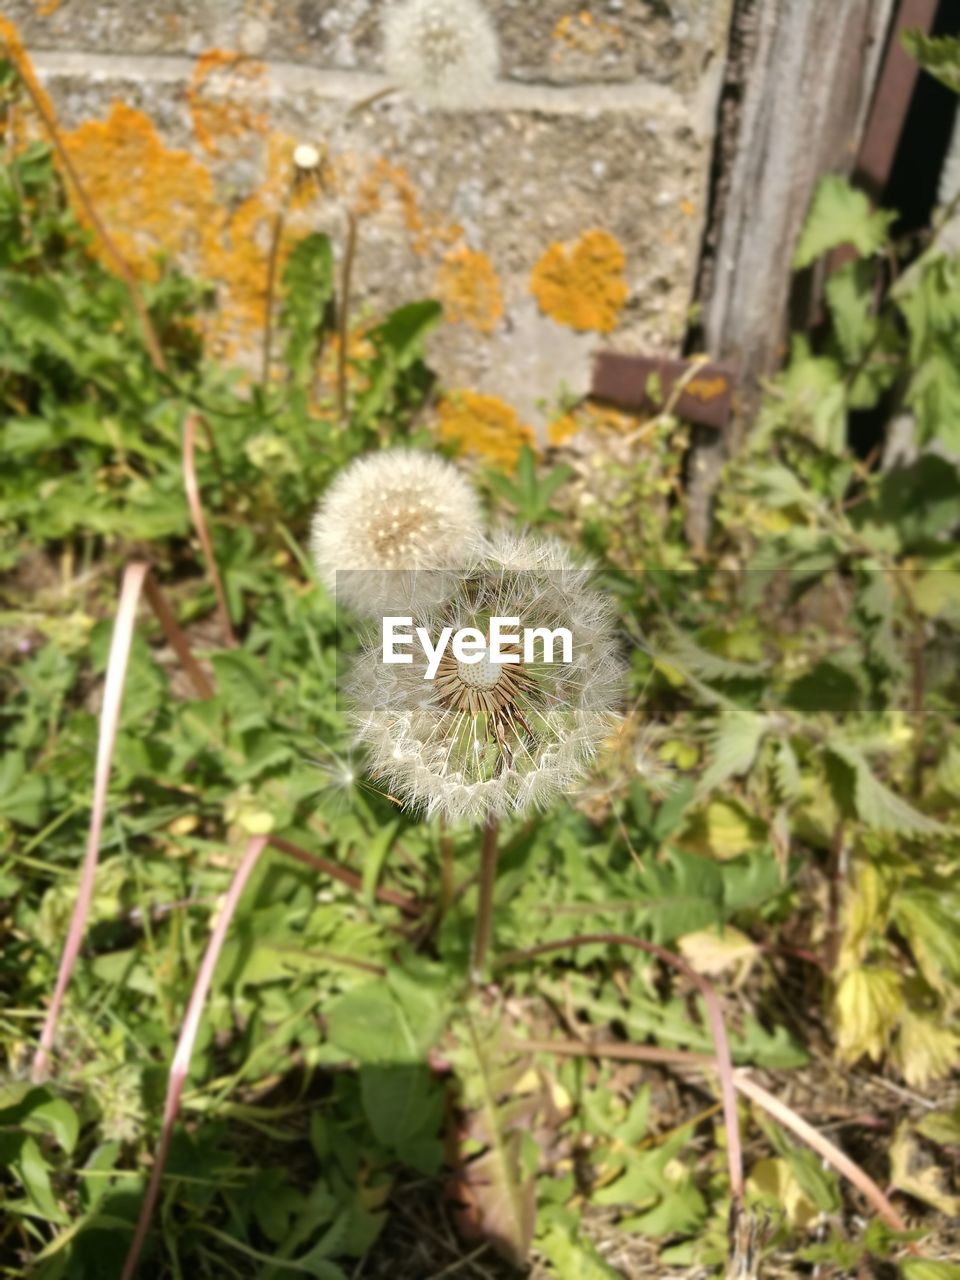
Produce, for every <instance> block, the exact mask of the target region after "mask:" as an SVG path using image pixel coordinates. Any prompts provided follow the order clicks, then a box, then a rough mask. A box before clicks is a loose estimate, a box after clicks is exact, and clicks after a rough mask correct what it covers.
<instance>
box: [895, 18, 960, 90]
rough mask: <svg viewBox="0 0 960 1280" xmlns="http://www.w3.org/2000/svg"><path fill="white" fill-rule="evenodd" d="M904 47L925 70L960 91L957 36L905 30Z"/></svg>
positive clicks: (959, 44)
mask: <svg viewBox="0 0 960 1280" xmlns="http://www.w3.org/2000/svg"><path fill="white" fill-rule="evenodd" d="M900 39H901V41H902V42H903V47H904V48H905V49H906V51H907V53H909V54H910V56H911V57H912V58H916V60H917V62H919V63H920V65H921V67H923V69H924V71H926V72H927V73H928V74H929V75H931V76H934V77H935V78H936V79H937V80H939V81H940V83H941V84H945V85H946V86H947V88H948V89H952V90H953V91H954V93H960V39H958V38H957V37H956V36H928V35H927V34H926V33H925V32H923V31H904V32H903V34H902V35H901V37H900Z"/></svg>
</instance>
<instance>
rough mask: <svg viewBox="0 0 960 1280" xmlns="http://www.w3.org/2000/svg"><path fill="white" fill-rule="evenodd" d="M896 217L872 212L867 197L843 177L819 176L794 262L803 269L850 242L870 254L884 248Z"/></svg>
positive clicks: (860, 251) (836, 175)
mask: <svg viewBox="0 0 960 1280" xmlns="http://www.w3.org/2000/svg"><path fill="white" fill-rule="evenodd" d="M895 217H896V215H895V214H893V213H889V212H885V211H882V210H879V211H874V209H873V207H872V206H871V204H870V201H869V199H868V198H867V196H866V195H864V193H863V192H862V191H858V190H857V189H856V188H855V187H853V186H851V185H850V183H849V182H848V181H847V179H846V178H842V177H840V176H839V175H838V174H828V175H827V176H826V177H824V178H821V180H820V183H819V185H818V187H817V190H816V192H815V193H814V197H813V203H812V204H811V206H810V212H809V213H808V214H807V220H806V222H805V224H804V227H803V230H802V231H801V233H800V239H799V240H798V241H797V247H796V250H795V251H794V255H793V265H794V267H795V268H796V269H797V270H802V269H803V268H804V267H809V266H810V265H811V264H812V263H814V262H815V261H816V260H817V258H819V257H821V256H822V255H823V254H825V253H829V251H830V250H831V249H836V248H838V247H839V246H840V245H842V244H851V245H853V247H854V248H855V249H856V250H857V251H858V252H859V253H861V254H862V255H863V256H864V257H869V256H870V255H871V254H874V253H877V252H879V250H880V249H882V248H883V246H884V244H885V243H886V239H887V233H888V231H889V229H890V225H891V223H892V222H893V220H894V218H895Z"/></svg>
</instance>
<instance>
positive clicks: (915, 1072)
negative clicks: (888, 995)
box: [893, 1009, 960, 1089]
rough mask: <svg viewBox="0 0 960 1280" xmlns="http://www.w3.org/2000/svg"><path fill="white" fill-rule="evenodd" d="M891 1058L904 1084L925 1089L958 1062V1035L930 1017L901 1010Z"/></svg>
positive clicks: (946, 1073) (959, 1054) (959, 1040)
mask: <svg viewBox="0 0 960 1280" xmlns="http://www.w3.org/2000/svg"><path fill="white" fill-rule="evenodd" d="M893 1059H894V1061H895V1062H896V1064H897V1066H898V1067H899V1069H900V1071H901V1072H902V1073H903V1078H904V1079H905V1080H906V1082H907V1084H909V1085H911V1086H912V1087H913V1088H915V1089H925V1088H926V1087H927V1085H928V1084H930V1082H931V1081H933V1080H942V1079H943V1078H944V1077H945V1076H948V1075H949V1074H950V1072H951V1071H952V1070H953V1069H954V1067H956V1066H958V1065H960V1036H958V1035H957V1033H956V1032H955V1031H951V1030H950V1028H949V1027H945V1026H942V1025H941V1024H940V1023H938V1022H936V1021H934V1019H933V1018H926V1017H924V1016H923V1015H922V1014H916V1013H911V1012H910V1010H909V1009H907V1010H905V1011H904V1014H903V1020H902V1022H901V1024H900V1034H899V1035H898V1036H897V1042H896V1045H895V1046H894V1050H893Z"/></svg>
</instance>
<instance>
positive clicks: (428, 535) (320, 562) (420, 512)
mask: <svg viewBox="0 0 960 1280" xmlns="http://www.w3.org/2000/svg"><path fill="white" fill-rule="evenodd" d="M482 536H483V512H482V510H481V507H480V502H479V500H478V498H477V495H476V494H475V493H474V491H473V489H472V488H471V487H470V485H469V484H468V483H467V481H466V480H465V479H464V477H463V476H462V475H461V473H460V472H459V471H458V470H457V468H456V467H455V466H454V465H453V464H452V463H450V462H447V461H445V460H444V459H443V458H439V457H437V456H436V455H435V454H432V453H424V452H421V451H419V450H416V449H388V450H386V451H384V452H383V453H377V454H371V455H369V456H367V457H364V458H359V459H358V460H357V461H356V462H354V463H353V464H352V465H351V466H350V467H348V468H347V469H346V471H344V472H342V473H341V474H340V475H339V476H338V477H337V479H336V480H335V481H334V482H333V484H332V485H331V487H330V489H329V490H328V492H327V493H326V495H325V496H324V498H323V501H322V502H321V504H320V507H319V509H318V511H317V514H316V516H315V517H314V521H313V529H312V536H311V548H312V551H313V557H314V562H315V563H316V566H317V572H318V573H319V575H320V577H321V579H322V580H323V582H324V583H326V585H327V586H328V587H329V588H330V590H331V591H334V592H335V594H336V596H337V599H338V600H340V601H342V602H343V603H344V604H347V605H349V606H350V607H351V608H354V609H356V610H357V612H358V613H361V614H365V615H368V616H371V617H374V616H376V617H381V616H382V615H383V614H385V613H390V612H396V611H402V610H403V608H404V605H405V603H406V602H407V601H408V600H409V598H410V597H411V595H412V594H413V593H414V592H415V591H417V592H425V591H427V590H429V589H430V588H431V587H432V588H435V589H437V590H442V589H445V587H444V585H443V583H442V581H441V577H442V575H439V574H438V575H431V576H430V577H429V579H428V581H427V582H426V583H422V584H421V585H420V586H419V587H418V582H419V581H420V577H421V575H422V573H423V571H424V570H438V569H442V570H451V569H464V568H467V567H469V565H470V564H471V563H472V562H473V560H474V558H475V555H476V548H477V546H478V545H479V543H480V542H481V540H482Z"/></svg>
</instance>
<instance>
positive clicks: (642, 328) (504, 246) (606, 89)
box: [5, 0, 729, 425]
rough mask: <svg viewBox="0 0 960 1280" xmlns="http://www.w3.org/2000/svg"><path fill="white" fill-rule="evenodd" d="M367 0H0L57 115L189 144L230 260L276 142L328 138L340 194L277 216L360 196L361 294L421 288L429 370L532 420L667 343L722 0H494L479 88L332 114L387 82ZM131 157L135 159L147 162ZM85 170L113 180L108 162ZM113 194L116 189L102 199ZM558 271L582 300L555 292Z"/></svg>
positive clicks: (676, 315) (311, 216)
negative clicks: (592, 378) (427, 304)
mask: <svg viewBox="0 0 960 1280" xmlns="http://www.w3.org/2000/svg"><path fill="white" fill-rule="evenodd" d="M383 8H384V3H383V0H380V2H375V0H342V2H341V3H331V2H330V0H299V2H291V3H283V2H282V0H276V2H275V3H273V4H269V3H250V2H248V3H242V2H241V0H207V2H206V3H201V4H189V3H187V0H163V3H160V4H157V5H134V4H132V3H131V2H130V0H62V3H60V4H56V3H55V0H7V4H6V6H5V11H6V15H8V16H9V17H10V18H12V20H13V21H14V23H15V24H16V25H17V27H18V29H19V32H20V35H21V37H22V39H23V41H24V44H25V45H26V47H27V49H28V51H29V53H30V55H31V58H32V60H33V63H34V66H35V68H36V70H37V73H38V75H39V77H40V79H41V81H42V82H43V83H44V84H45V86H46V87H47V89H48V90H49V92H50V94H51V97H52V99H53V101H54V104H55V106H56V108H57V111H58V113H59V115H60V118H61V120H62V123H63V126H64V128H65V129H66V130H68V131H74V130H76V129H77V127H78V126H81V125H84V124H85V122H91V121H98V120H100V121H102V120H104V119H106V118H107V117H108V115H109V112H110V111H111V106H112V104H113V103H114V102H120V103H123V104H125V105H126V106H127V107H129V108H134V109H136V110H138V111H142V112H144V113H145V114H146V116H148V117H149V120H150V121H151V122H152V125H153V126H154V127H155V128H156V130H157V133H158V135H159V140H158V145H161V146H162V147H164V148H168V149H169V148H184V149H186V150H188V151H189V152H191V153H192V154H193V156H195V157H196V159H197V162H198V164H199V165H202V166H203V169H205V170H207V171H208V172H209V173H210V174H211V175H212V178H213V191H214V192H215V198H216V200H217V201H218V202H219V204H220V206H221V207H222V209H223V210H224V213H223V231H222V235H223V237H224V238H225V240H229V239H230V237H233V240H234V241H236V239H237V237H238V236H240V235H243V236H246V237H247V238H248V241H249V243H248V244H247V245H246V251H247V253H248V258H249V260H250V261H249V262H248V263H247V265H245V266H244V268H243V270H244V272H245V273H246V275H247V276H249V275H252V274H253V272H254V269H255V267H256V257H257V254H259V255H260V257H261V258H264V259H265V252H266V247H267V244H268V242H269V232H270V216H268V215H269V213H270V210H271V208H275V205H276V202H277V197H276V191H277V190H279V189H282V188H283V186H284V183H285V182H286V181H287V180H288V179H287V177H286V176H285V173H284V172H280V171H281V170H283V169H284V166H285V167H286V171H287V172H289V156H290V153H291V151H292V146H293V145H294V144H295V143H296V142H303V141H309V142H313V143H316V144H320V145H322V146H325V147H327V148H328V149H329V152H330V156H331V160H332V163H333V169H334V171H335V172H336V174H337V186H338V190H337V193H336V196H332V195H330V194H329V193H328V195H327V197H326V198H324V199H322V200H317V201H315V202H313V203H312V204H311V205H310V207H309V210H308V211H306V212H304V211H301V212H300V213H299V214H298V215H297V218H295V219H292V220H291V226H293V227H294V229H297V230H299V231H301V232H302V231H303V230H307V229H310V227H312V226H318V227H319V228H320V229H326V230H329V231H330V232H331V233H332V234H334V235H335V236H336V237H337V238H338V239H342V232H343V225H344V215H343V208H342V206H343V202H344V201H348V202H349V203H351V205H352V207H355V208H361V207H362V210H363V217H362V218H361V233H360V254H359V259H358V269H357V281H358V293H359V295H360V297H361V299H362V305H363V306H364V307H368V308H369V310H370V311H371V312H372V311H373V310H376V309H379V308H382V307H383V306H387V305H393V304H396V303H398V302H402V301H409V300H411V299H412V298H415V297H419V296H424V295H430V296H440V297H441V299H442V300H443V301H444V302H445V304H446V306H447V323H445V324H444V326H443V328H442V329H441V331H440V332H439V334H438V336H437V338H436V339H435V343H434V350H433V353H432V354H433V357H434V360H435V363H437V364H438V365H439V368H440V372H441V375H442V377H443V379H444V381H445V383H446V384H447V385H449V386H451V387H470V388H474V389H478V390H482V391H484V392H487V393H488V394H491V395H496V396H499V397H501V398H502V399H503V400H505V401H507V402H508V403H509V404H511V405H513V407H514V408H516V409H517V410H518V411H519V413H520V416H521V419H522V420H523V421H525V422H531V423H534V424H539V425H542V422H543V420H545V416H546V417H548V416H549V415H544V414H542V413H541V412H540V409H539V407H538V406H540V405H541V403H542V402H543V401H551V400H552V399H553V398H554V397H555V395H556V392H557V391H558V390H559V388H560V386H561V384H563V385H565V387H566V388H567V390H569V391H573V392H575V393H576V392H582V391H584V390H585V389H586V386H587V383H588V378H589V356H590V352H591V351H592V350H593V349H595V348H596V347H597V346H598V345H606V346H615V347H618V348H620V349H654V350H660V351H668V352H669V351H676V348H677V343H678V342H679V340H680V339H681V337H682V334H683V331H684V328H685V325H686V318H687V313H688V308H689V304H690V300H691V293H692V288H693V282H694V278H695V272H696V266H697V259H698V253H699V246H700V238H701V233H702V228H703V221H704V216H705V206H706V201H707V196H708V182H709V170H710V161H711V143H712V133H713V121H714V117H715V112H716V99H717V93H718V88H719V80H720V73H721V71H722V67H723V60H724V55H725V39H726V33H727V22H728V17H729V0H673V2H671V3H668V2H667V0H594V3H590V4H586V3H585V4H582V5H581V7H580V8H576V7H574V6H571V5H568V4H565V3H564V2H563V0H536V2H534V0H496V2H495V3H491V4H490V5H488V8H489V11H490V13H491V16H492V17H493V19H494V21H495V24H496V27H497V31H498V35H499V38H500V42H501V79H500V81H499V82H498V83H497V85H496V86H495V88H494V90H493V91H492V92H490V93H489V94H488V95H487V96H486V97H485V98H484V99H483V100H482V101H478V102H477V104H476V106H475V109H471V110H469V111H458V112H443V113H438V112H432V111H429V110H426V109H424V108H422V107H420V106H418V105H416V104H415V103H413V102H411V101H410V100H409V99H408V98H406V97H403V96H392V97H387V98H384V99H382V100H381V101H378V102H376V103H374V104H373V105H371V106H369V107H367V108H365V109H364V110H362V111H360V112H358V113H356V114H355V115H353V116H352V117H350V118H348V117H347V115H346V112H347V108H348V107H349V106H350V105H351V104H353V103H357V102H359V101H361V100H363V99H365V98H367V97H369V96H370V95H371V94H375V93H376V92H378V91H379V90H380V89H382V88H384V87H385V86H386V84H387V81H386V80H385V79H384V78H383V76H382V70H381V67H380V62H379V21H380V17H381V15H382V11H383ZM212 50H218V51H221V54H222V53H226V54H231V53H242V54H244V55H246V58H247V60H246V61H239V62H237V61H230V60H229V59H225V58H223V57H221V56H220V54H215V55H211V51H212ZM253 59H256V60H260V59H264V60H265V65H262V66H261V65H260V64H259V61H258V62H253V61H250V60H253ZM120 123H122V122H120V121H119V118H118V117H116V116H115V117H113V123H112V125H111V126H109V128H108V130H107V131H106V132H105V133H103V136H101V134H94V133H91V132H90V130H89V129H87V130H83V129H81V130H80V132H79V134H78V135H76V136H77V137H78V138H80V139H82V140H83V142H84V146H85V147H86V150H85V151H82V154H80V155H79V160H78V163H79V164H80V167H81V169H82V168H83V165H84V164H87V165H89V166H92V167H93V168H96V166H97V165H100V166H101V167H104V166H107V167H109V157H110V156H111V155H112V154H114V153H113V152H111V151H110V147H111V146H114V145H115V144H117V139H116V137H115V136H114V135H115V133H116V130H117V129H118V128H119V127H120ZM111 129H112V130H113V133H111V132H110V130H111ZM70 136H71V134H69V133H68V137H70ZM77 145H78V147H79V146H80V143H79V142H78V143H77ZM142 145H143V147H144V149H145V153H146V151H147V150H150V147H152V146H153V144H152V143H149V145H148V142H147V141H144V142H143V144H142ZM97 148H100V150H97ZM151 155H152V152H151ZM151 163H153V164H154V169H151V170H150V173H151V174H154V173H155V172H158V171H159V169H158V167H157V166H159V164H160V162H159V161H156V160H155V159H154V160H153V161H151ZM197 172H198V174H200V176H201V177H202V176H203V175H202V174H201V173H200V170H199V169H198V170H197ZM116 177H117V181H118V183H119V182H120V181H121V180H126V181H130V180H131V179H132V178H133V177H135V175H132V174H131V173H130V172H129V170H128V172H127V173H126V174H122V175H121V174H117V175H116ZM99 178H100V185H101V187H103V188H104V189H105V190H107V191H108V192H109V191H110V175H109V173H108V174H103V173H100V174H99ZM271 184H272V185H271ZM199 185H201V186H202V185H203V183H202V182H201V183H200V184H199ZM268 187H269V188H270V189H271V190H272V191H273V192H274V204H273V206H271V205H270V204H269V202H268V201H267V200H266V199H263V200H262V201H261V203H262V208H261V209H260V212H261V213H262V215H263V216H261V217H259V218H257V217H256V216H254V214H255V213H256V212H257V210H256V209H254V210H253V213H252V214H251V216H250V217H248V218H245V219H244V220H243V222H242V225H241V223H239V222H238V221H237V218H236V210H237V209H238V208H239V209H240V210H241V211H243V210H246V209H247V208H248V206H247V205H245V204H244V200H247V201H248V202H249V200H250V197H251V195H255V193H257V192H260V193H261V195H264V193H265V192H266V191H267V189H268ZM165 198H166V197H165V195H164V193H163V191H162V190H160V191H158V195H157V199H158V201H161V202H162V201H163V199H165ZM258 198H259V197H258ZM124 207H125V203H124V201H123V200H118V201H117V202H116V208H115V210H114V215H113V216H115V217H117V218H120V219H122V218H123V216H124ZM180 212H181V213H182V212H183V211H182V210H181V211H180ZM131 216H132V215H131ZM184 216H185V221H186V222H187V223H189V211H188V212H187V214H186V215H184ZM197 216H198V218H200V217H201V216H202V215H201V214H198V215H197ZM218 216H219V215H218ZM231 219H232V221H231ZM207 221H208V222H209V219H207ZM307 224H309V225H307ZM217 225H219V222H218V224H217ZM597 233H600V234H599V235H598V234H597ZM584 237H586V239H584ZM185 239H187V240H189V239H190V237H189V236H186V237H185ZM162 247H164V248H168V249H169V248H173V249H175V250H176V248H177V245H176V243H172V244H164V245H163V246H162ZM187 247H188V248H189V246H187ZM234 249H235V250H236V252H235V253H234V258H236V256H237V253H239V252H240V250H239V248H238V247H237V246H236V245H235V244H234V245H233V249H231V252H234ZM545 255H547V260H546V262H545V261H544V257H545ZM618 255H622V266H621V265H620V261H619V260H618ZM208 257H209V255H208ZM538 264H539V265H538ZM248 268H249V269H248ZM237 269H238V270H239V267H238V268H237ZM537 271H539V273H540V274H539V277H538V276H537V275H536V274H535V273H536V272H537ZM537 279H539V281H540V283H539V284H537V283H536V280H537ZM621 279H622V282H623V283H624V284H625V286H626V289H625V291H624V290H622V289H621V285H620V284H619V283H618V281H619V280H621ZM544 281H546V283H544ZM244 287H246V288H248V292H249V289H250V287H253V286H250V285H249V281H245V283H244ZM577 291H579V292H580V294H581V295H582V296H583V298H586V299H587V304H589V305H587V304H584V305H581V303H576V304H574V303H573V302H572V301H570V298H568V293H569V294H571V295H572V294H573V293H576V292H577ZM591 291H594V292H595V294H596V305H593V303H592V302H591V301H590V299H591V297H592V295H591ZM581 302H582V298H581ZM611 308H612V310H611ZM545 313H551V314H545ZM601 330H605V332H601Z"/></svg>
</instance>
